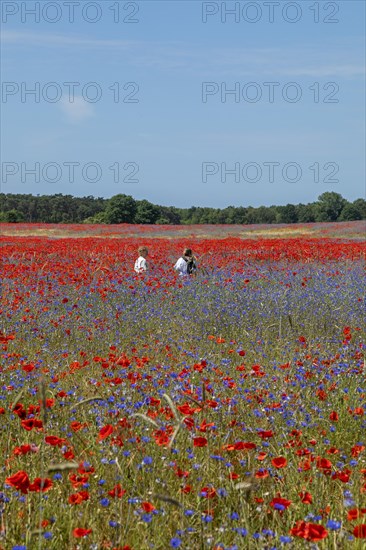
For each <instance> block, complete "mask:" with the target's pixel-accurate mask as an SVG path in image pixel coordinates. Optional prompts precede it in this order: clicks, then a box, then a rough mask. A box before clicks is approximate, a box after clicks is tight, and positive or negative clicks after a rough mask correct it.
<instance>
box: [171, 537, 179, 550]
mask: <svg viewBox="0 0 366 550" xmlns="http://www.w3.org/2000/svg"><path fill="white" fill-rule="evenodd" d="M181 542H182V541H181V539H178V538H172V539H170V546H171V547H172V548H179V546H180V545H181Z"/></svg>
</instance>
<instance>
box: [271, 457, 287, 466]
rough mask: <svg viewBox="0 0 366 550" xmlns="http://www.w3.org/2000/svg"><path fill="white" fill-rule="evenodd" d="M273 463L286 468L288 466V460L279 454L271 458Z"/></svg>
mask: <svg viewBox="0 0 366 550" xmlns="http://www.w3.org/2000/svg"><path fill="white" fill-rule="evenodd" d="M271 462H272V465H273V466H274V467H275V468H277V469H280V468H285V467H286V466H287V460H286V458H285V457H284V456H277V457H275V458H272V460H271Z"/></svg>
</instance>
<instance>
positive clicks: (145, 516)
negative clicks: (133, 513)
mask: <svg viewBox="0 0 366 550" xmlns="http://www.w3.org/2000/svg"><path fill="white" fill-rule="evenodd" d="M141 519H142V521H144V522H145V523H150V522H151V521H152V515H151V514H142V516H141Z"/></svg>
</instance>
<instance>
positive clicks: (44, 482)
mask: <svg viewBox="0 0 366 550" xmlns="http://www.w3.org/2000/svg"><path fill="white" fill-rule="evenodd" d="M52 485H53V483H52V479H49V478H46V479H42V478H40V477H36V478H35V480H34V481H33V483H31V484H30V485H29V490H30V491H35V492H37V493H39V492H42V493H45V492H46V491H48V490H49V489H51V487H52Z"/></svg>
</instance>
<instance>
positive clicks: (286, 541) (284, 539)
mask: <svg viewBox="0 0 366 550" xmlns="http://www.w3.org/2000/svg"><path fill="white" fill-rule="evenodd" d="M280 542H282V544H289V543H290V542H292V538H291V537H286V536H284V535H281V536H280Z"/></svg>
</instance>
